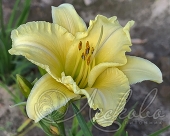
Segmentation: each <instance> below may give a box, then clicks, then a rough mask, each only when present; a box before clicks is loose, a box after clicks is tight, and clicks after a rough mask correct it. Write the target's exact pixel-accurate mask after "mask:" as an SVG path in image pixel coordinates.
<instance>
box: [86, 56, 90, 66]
mask: <svg viewBox="0 0 170 136" xmlns="http://www.w3.org/2000/svg"><path fill="white" fill-rule="evenodd" d="M90 58H91V56H89V57H88V59H87V65H89V64H90Z"/></svg>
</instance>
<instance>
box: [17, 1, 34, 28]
mask: <svg viewBox="0 0 170 136" xmlns="http://www.w3.org/2000/svg"><path fill="white" fill-rule="evenodd" d="M30 4H31V0H25V5H24V8H23V11H22V13H21V15H20V17H19V18H18V20H17V22H16V25H15V26H19V25H21V24H23V23H25V21H26V20H27V18H28V14H29V10H30Z"/></svg>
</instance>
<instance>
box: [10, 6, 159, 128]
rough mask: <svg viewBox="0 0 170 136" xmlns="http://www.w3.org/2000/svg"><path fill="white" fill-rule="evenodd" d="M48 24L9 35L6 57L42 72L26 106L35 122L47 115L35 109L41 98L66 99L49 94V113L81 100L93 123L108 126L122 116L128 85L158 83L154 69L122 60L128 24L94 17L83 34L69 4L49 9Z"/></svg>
mask: <svg viewBox="0 0 170 136" xmlns="http://www.w3.org/2000/svg"><path fill="white" fill-rule="evenodd" d="M52 19H53V23H48V22H44V21H38V22H29V23H26V24H24V25H21V26H20V27H18V28H17V29H16V30H13V31H12V34H11V38H12V49H10V50H9V52H10V54H15V55H23V56H25V57H26V58H27V59H28V60H29V61H31V62H32V63H34V64H36V65H37V66H39V67H41V68H43V69H45V70H46V71H47V74H46V75H44V76H42V77H41V79H39V81H37V82H36V84H35V86H34V87H33V88H32V90H31V93H30V95H29V97H28V100H27V105H26V111H27V114H28V116H29V118H31V119H33V120H35V122H38V121H39V120H41V119H42V118H44V117H45V116H46V115H48V114H49V112H46V111H41V113H40V114H41V116H40V115H39V114H38V113H37V111H36V108H35V105H36V104H37V100H38V99H39V98H40V96H41V95H42V94H43V93H45V92H48V91H50V90H52V91H53V92H61V93H62V94H63V95H64V96H65V97H66V98H67V100H65V99H64V97H60V99H58V98H57V97H56V96H55V95H54V94H52V93H51V94H49V95H50V96H51V100H52V102H53V110H57V109H59V108H60V107H62V106H64V105H65V104H66V103H67V102H68V101H72V100H75V99H81V98H84V97H86V98H87V100H88V103H89V106H90V107H91V108H93V109H94V110H96V109H99V112H97V113H96V114H95V117H94V118H93V120H94V121H96V122H97V123H98V124H100V125H101V126H104V127H105V126H109V125H111V124H112V123H113V122H114V120H115V119H116V118H117V116H118V115H119V113H120V112H121V111H122V110H123V108H124V106H125V103H126V99H127V97H128V94H129V92H130V85H131V84H134V83H137V82H141V81H143V80H151V81H154V82H157V83H161V82H162V74H161V71H160V70H159V68H158V67H157V66H156V65H154V64H153V63H151V62H150V61H148V60H145V59H142V58H139V57H134V56H128V55H125V52H129V51H131V49H130V46H131V38H130V34H129V29H130V27H131V26H132V25H133V24H134V21H129V22H128V23H127V24H126V25H125V27H122V26H121V25H120V24H119V22H118V21H117V18H116V17H115V16H114V17H111V18H107V17H105V16H102V15H98V16H97V17H96V18H95V20H91V21H90V23H89V27H88V28H87V27H86V24H85V22H84V21H83V20H82V18H81V17H80V16H79V15H78V14H77V12H76V11H75V9H74V7H73V6H72V5H70V4H62V5H60V6H59V7H52ZM53 110H52V111H53ZM52 111H50V112H52Z"/></svg>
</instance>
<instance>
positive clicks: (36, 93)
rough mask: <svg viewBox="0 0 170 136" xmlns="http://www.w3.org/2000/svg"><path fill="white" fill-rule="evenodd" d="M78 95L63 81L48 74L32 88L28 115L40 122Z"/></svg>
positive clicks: (27, 109) (28, 102)
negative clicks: (58, 80)
mask: <svg viewBox="0 0 170 136" xmlns="http://www.w3.org/2000/svg"><path fill="white" fill-rule="evenodd" d="M77 96H78V95H76V94H74V93H73V92H72V91H70V90H69V89H68V88H67V87H66V86H64V85H63V84H62V83H60V82H57V81H56V80H55V79H53V78H52V77H51V76H50V75H49V74H46V75H44V76H43V77H42V78H41V79H39V80H38V81H37V82H36V84H35V86H34V87H33V88H32V90H31V93H30V95H29V97H28V100H27V105H26V111H27V115H28V117H29V118H31V119H33V120H35V122H38V121H39V120H41V119H42V118H44V117H45V116H47V115H48V114H50V113H52V112H53V111H54V110H57V109H59V108H60V107H62V106H64V105H66V103H67V102H68V101H69V100H71V99H73V98H75V97H77Z"/></svg>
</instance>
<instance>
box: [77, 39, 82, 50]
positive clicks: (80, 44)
mask: <svg viewBox="0 0 170 136" xmlns="http://www.w3.org/2000/svg"><path fill="white" fill-rule="evenodd" d="M78 48H79V50H81V49H82V41H80V42H79V45H78Z"/></svg>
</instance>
